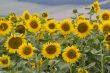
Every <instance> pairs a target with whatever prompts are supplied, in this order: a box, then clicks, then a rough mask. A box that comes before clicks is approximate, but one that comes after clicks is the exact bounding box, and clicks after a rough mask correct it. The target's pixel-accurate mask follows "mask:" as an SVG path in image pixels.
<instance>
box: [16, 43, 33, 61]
mask: <svg viewBox="0 0 110 73" xmlns="http://www.w3.org/2000/svg"><path fill="white" fill-rule="evenodd" d="M34 50H35V47H33V45H32V44H31V43H23V44H22V45H21V46H20V47H19V49H18V51H17V53H18V54H19V55H20V57H21V58H23V59H30V58H31V57H32V56H33V55H34Z"/></svg>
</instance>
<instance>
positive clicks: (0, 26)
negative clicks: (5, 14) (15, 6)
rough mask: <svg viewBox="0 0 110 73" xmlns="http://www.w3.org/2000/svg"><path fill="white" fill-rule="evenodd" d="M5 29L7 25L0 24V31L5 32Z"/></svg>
mask: <svg viewBox="0 0 110 73" xmlns="http://www.w3.org/2000/svg"><path fill="white" fill-rule="evenodd" d="M7 28H8V25H7V23H1V24H0V29H1V30H2V31H5V30H6V29H7Z"/></svg>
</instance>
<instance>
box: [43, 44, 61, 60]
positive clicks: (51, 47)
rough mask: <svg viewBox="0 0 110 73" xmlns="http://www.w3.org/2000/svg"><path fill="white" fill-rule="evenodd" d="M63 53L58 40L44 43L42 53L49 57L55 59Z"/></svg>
mask: <svg viewBox="0 0 110 73" xmlns="http://www.w3.org/2000/svg"><path fill="white" fill-rule="evenodd" d="M60 53H61V46H60V44H59V43H57V42H48V43H46V44H44V45H43V49H42V55H43V56H44V57H46V58H48V59H54V58H55V57H58V55H59V54H60Z"/></svg>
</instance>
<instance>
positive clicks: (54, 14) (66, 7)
mask: <svg viewBox="0 0 110 73" xmlns="http://www.w3.org/2000/svg"><path fill="white" fill-rule="evenodd" d="M94 1H95V0H0V15H7V14H8V13H10V12H15V13H16V14H17V15H22V13H23V11H25V10H29V12H30V13H31V14H32V13H34V12H38V13H39V14H41V13H42V12H43V11H47V12H48V13H49V15H50V17H51V18H55V19H58V20H59V19H64V18H68V17H71V16H72V15H73V14H72V11H73V9H78V11H79V12H80V13H86V11H85V9H84V8H87V7H90V4H91V3H93V2H94ZM99 2H100V5H101V8H102V10H103V9H108V10H109V9H110V0H99Z"/></svg>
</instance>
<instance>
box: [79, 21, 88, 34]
mask: <svg viewBox="0 0 110 73" xmlns="http://www.w3.org/2000/svg"><path fill="white" fill-rule="evenodd" d="M77 29H78V31H79V32H80V33H84V32H86V31H87V30H88V26H87V24H86V23H80V24H79V26H78V27H77Z"/></svg>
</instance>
